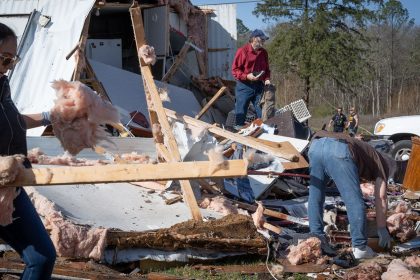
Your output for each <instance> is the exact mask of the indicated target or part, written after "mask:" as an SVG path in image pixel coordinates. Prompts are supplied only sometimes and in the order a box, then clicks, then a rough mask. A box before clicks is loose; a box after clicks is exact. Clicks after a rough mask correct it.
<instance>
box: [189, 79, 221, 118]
mask: <svg viewBox="0 0 420 280" xmlns="http://www.w3.org/2000/svg"><path fill="white" fill-rule="evenodd" d="M225 90H226V87H225V86H223V87H221V88H220V89H219V90H218V91H217V93H216V94H215V95H214V96H213V97H212V98H211V99H210V101H209V102H207V104H206V105H205V106H204V107H203V109H201V111H200V112H199V113H198V114H197V116H195V118H196V119H197V120H199V119H200V118H201V117H202V116H203V115H204V113H205V112H207V110H208V109H209V108H210V106H211V105H213V103H214V102H216V100H217V99H219V97H220V96H222V94H223V93H224V92H225Z"/></svg>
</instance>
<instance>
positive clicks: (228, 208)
mask: <svg viewBox="0 0 420 280" xmlns="http://www.w3.org/2000/svg"><path fill="white" fill-rule="evenodd" d="M200 207H201V208H205V209H209V210H213V211H216V212H218V213H221V214H223V215H224V216H226V215H229V214H242V215H247V216H248V212H247V211H245V210H242V209H238V207H236V206H235V205H233V203H232V201H230V200H227V199H226V198H224V197H222V196H216V197H213V198H209V197H206V198H204V199H203V201H202V202H201V203H200Z"/></svg>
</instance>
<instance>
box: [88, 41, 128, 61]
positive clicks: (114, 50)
mask: <svg viewBox="0 0 420 280" xmlns="http://www.w3.org/2000/svg"><path fill="white" fill-rule="evenodd" d="M86 57H87V58H90V59H93V60H96V61H99V62H102V63H104V64H108V65H111V66H114V67H118V68H122V44H121V39H88V40H87V43H86Z"/></svg>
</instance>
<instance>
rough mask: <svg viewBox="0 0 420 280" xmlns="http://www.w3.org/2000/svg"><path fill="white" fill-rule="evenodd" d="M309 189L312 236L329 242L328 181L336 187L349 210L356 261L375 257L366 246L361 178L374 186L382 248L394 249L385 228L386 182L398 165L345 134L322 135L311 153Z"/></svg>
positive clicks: (316, 135) (312, 143)
mask: <svg viewBox="0 0 420 280" xmlns="http://www.w3.org/2000/svg"><path fill="white" fill-rule="evenodd" d="M308 156H309V163H310V185H309V199H308V216H309V229H310V232H311V234H313V235H315V236H317V237H319V239H321V240H326V236H325V233H324V222H323V214H324V202H325V189H326V185H327V182H328V180H329V179H332V180H333V181H334V183H335V185H336V186H337V189H338V191H339V192H340V196H341V198H342V199H343V201H344V204H345V205H346V209H347V217H348V221H349V224H350V235H351V243H352V251H353V255H354V257H355V258H356V259H367V258H373V257H375V256H376V254H375V252H373V251H372V249H371V248H370V247H369V246H368V245H367V233H366V212H365V203H364V200H363V195H362V191H361V189H360V178H363V179H365V180H368V181H373V182H374V184H375V208H376V224H377V233H378V236H379V245H380V246H381V247H383V248H389V247H390V246H391V240H392V239H391V236H390V234H389V232H388V229H387V227H386V218H387V208H388V207H387V193H386V189H387V182H388V179H389V178H390V177H392V176H393V175H394V173H395V170H396V163H395V161H394V160H392V159H391V158H390V157H388V156H387V155H385V154H381V153H380V152H378V151H376V150H375V149H374V148H373V147H372V146H370V145H369V144H367V143H365V142H363V141H360V140H357V139H355V138H352V137H350V136H348V135H346V134H344V133H335V132H327V131H319V132H317V133H315V135H314V136H313V138H312V141H311V144H310V148H309V152H308Z"/></svg>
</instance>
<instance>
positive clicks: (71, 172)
mask: <svg viewBox="0 0 420 280" xmlns="http://www.w3.org/2000/svg"><path fill="white" fill-rule="evenodd" d="M210 165H211V163H210V162H209V161H195V162H169V163H158V164H111V165H102V166H83V167H74V166H66V167H50V168H45V167H44V168H32V169H22V170H21V171H20V172H19V174H18V177H17V178H16V180H15V181H14V182H13V183H10V184H7V185H5V186H0V187H10V186H42V185H68V184H95V183H115V182H140V181H163V180H189V179H197V178H225V177H240V176H245V175H246V174H247V165H246V163H245V161H243V160H229V161H226V167H225V169H218V170H213V169H211V168H209V166H210Z"/></svg>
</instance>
